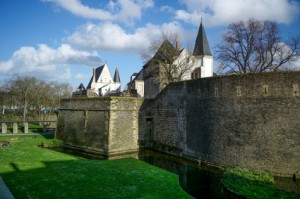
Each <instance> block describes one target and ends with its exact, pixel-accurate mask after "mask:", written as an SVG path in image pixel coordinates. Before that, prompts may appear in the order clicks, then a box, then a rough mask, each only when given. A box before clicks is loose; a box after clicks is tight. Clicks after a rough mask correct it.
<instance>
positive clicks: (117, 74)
mask: <svg viewBox="0 0 300 199" xmlns="http://www.w3.org/2000/svg"><path fill="white" fill-rule="evenodd" d="M114 82H115V83H120V82H121V79H120V75H119V70H118V67H116V71H115V75H114Z"/></svg>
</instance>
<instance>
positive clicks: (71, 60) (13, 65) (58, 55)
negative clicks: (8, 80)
mask: <svg viewBox="0 0 300 199" xmlns="http://www.w3.org/2000/svg"><path fill="white" fill-rule="evenodd" d="M101 62H102V61H101V59H100V58H99V56H98V54H97V53H96V52H88V51H78V50H74V49H73V48H72V47H71V46H70V45H68V44H62V45H61V46H60V47H58V48H57V49H53V48H50V47H49V46H47V45H46V44H39V45H38V47H37V48H34V47H21V48H20V49H19V50H17V51H16V52H14V54H13V55H12V56H11V58H10V59H9V60H7V61H0V73H5V74H20V75H32V76H36V77H43V78H55V76H59V75H57V68H58V67H66V66H72V65H87V66H91V65H96V64H99V63H101ZM70 73H71V71H70V70H69V69H66V70H65V72H64V74H63V76H64V77H63V76H61V75H60V76H61V77H63V78H69V77H70Z"/></svg>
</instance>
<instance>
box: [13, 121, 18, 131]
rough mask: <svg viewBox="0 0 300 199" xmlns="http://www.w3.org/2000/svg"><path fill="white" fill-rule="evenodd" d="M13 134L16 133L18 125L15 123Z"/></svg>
mask: <svg viewBox="0 0 300 199" xmlns="http://www.w3.org/2000/svg"><path fill="white" fill-rule="evenodd" d="M13 133H18V123H17V122H14V123H13Z"/></svg>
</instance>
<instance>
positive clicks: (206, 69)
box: [193, 19, 213, 77]
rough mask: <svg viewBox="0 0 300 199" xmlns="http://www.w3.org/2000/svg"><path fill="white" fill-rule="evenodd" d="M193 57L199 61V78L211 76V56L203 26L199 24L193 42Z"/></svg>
mask: <svg viewBox="0 0 300 199" xmlns="http://www.w3.org/2000/svg"><path fill="white" fill-rule="evenodd" d="M193 56H194V57H195V58H196V59H198V60H199V63H198V64H197V65H198V66H197V68H198V69H199V67H200V71H201V77H212V76H213V56H212V54H211V51H210V48H209V44H208V40H207V37H206V33H205V29H204V25H203V23H202V19H201V23H200V27H199V31H198V35H197V39H196V42H195V47H194V52H193Z"/></svg>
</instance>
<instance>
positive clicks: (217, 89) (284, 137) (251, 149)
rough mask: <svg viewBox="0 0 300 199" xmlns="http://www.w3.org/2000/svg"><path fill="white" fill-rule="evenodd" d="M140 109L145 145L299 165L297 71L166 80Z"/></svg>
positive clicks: (202, 156)
mask: <svg viewBox="0 0 300 199" xmlns="http://www.w3.org/2000/svg"><path fill="white" fill-rule="evenodd" d="M139 114H140V118H139V126H140V128H139V129H140V133H139V140H140V144H142V145H144V146H148V147H152V148H155V149H156V150H161V151H164V152H168V153H173V154H175V155H179V156H183V157H189V158H192V159H195V160H202V161H205V162H208V163H211V164H215V165H232V166H241V167H247V168H252V169H267V170H270V171H273V172H277V173H281V174H293V173H295V172H297V171H298V170H300V72H286V73H263V74H249V75H242V76H238V75H233V76H226V77H213V78H204V79H198V80H191V81H186V82H179V83H175V84H171V85H169V86H168V87H167V88H166V89H165V90H164V91H163V92H161V93H160V94H159V95H158V96H157V97H156V98H155V100H153V101H145V102H144V105H143V106H142V109H141V110H140V113H139Z"/></svg>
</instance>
